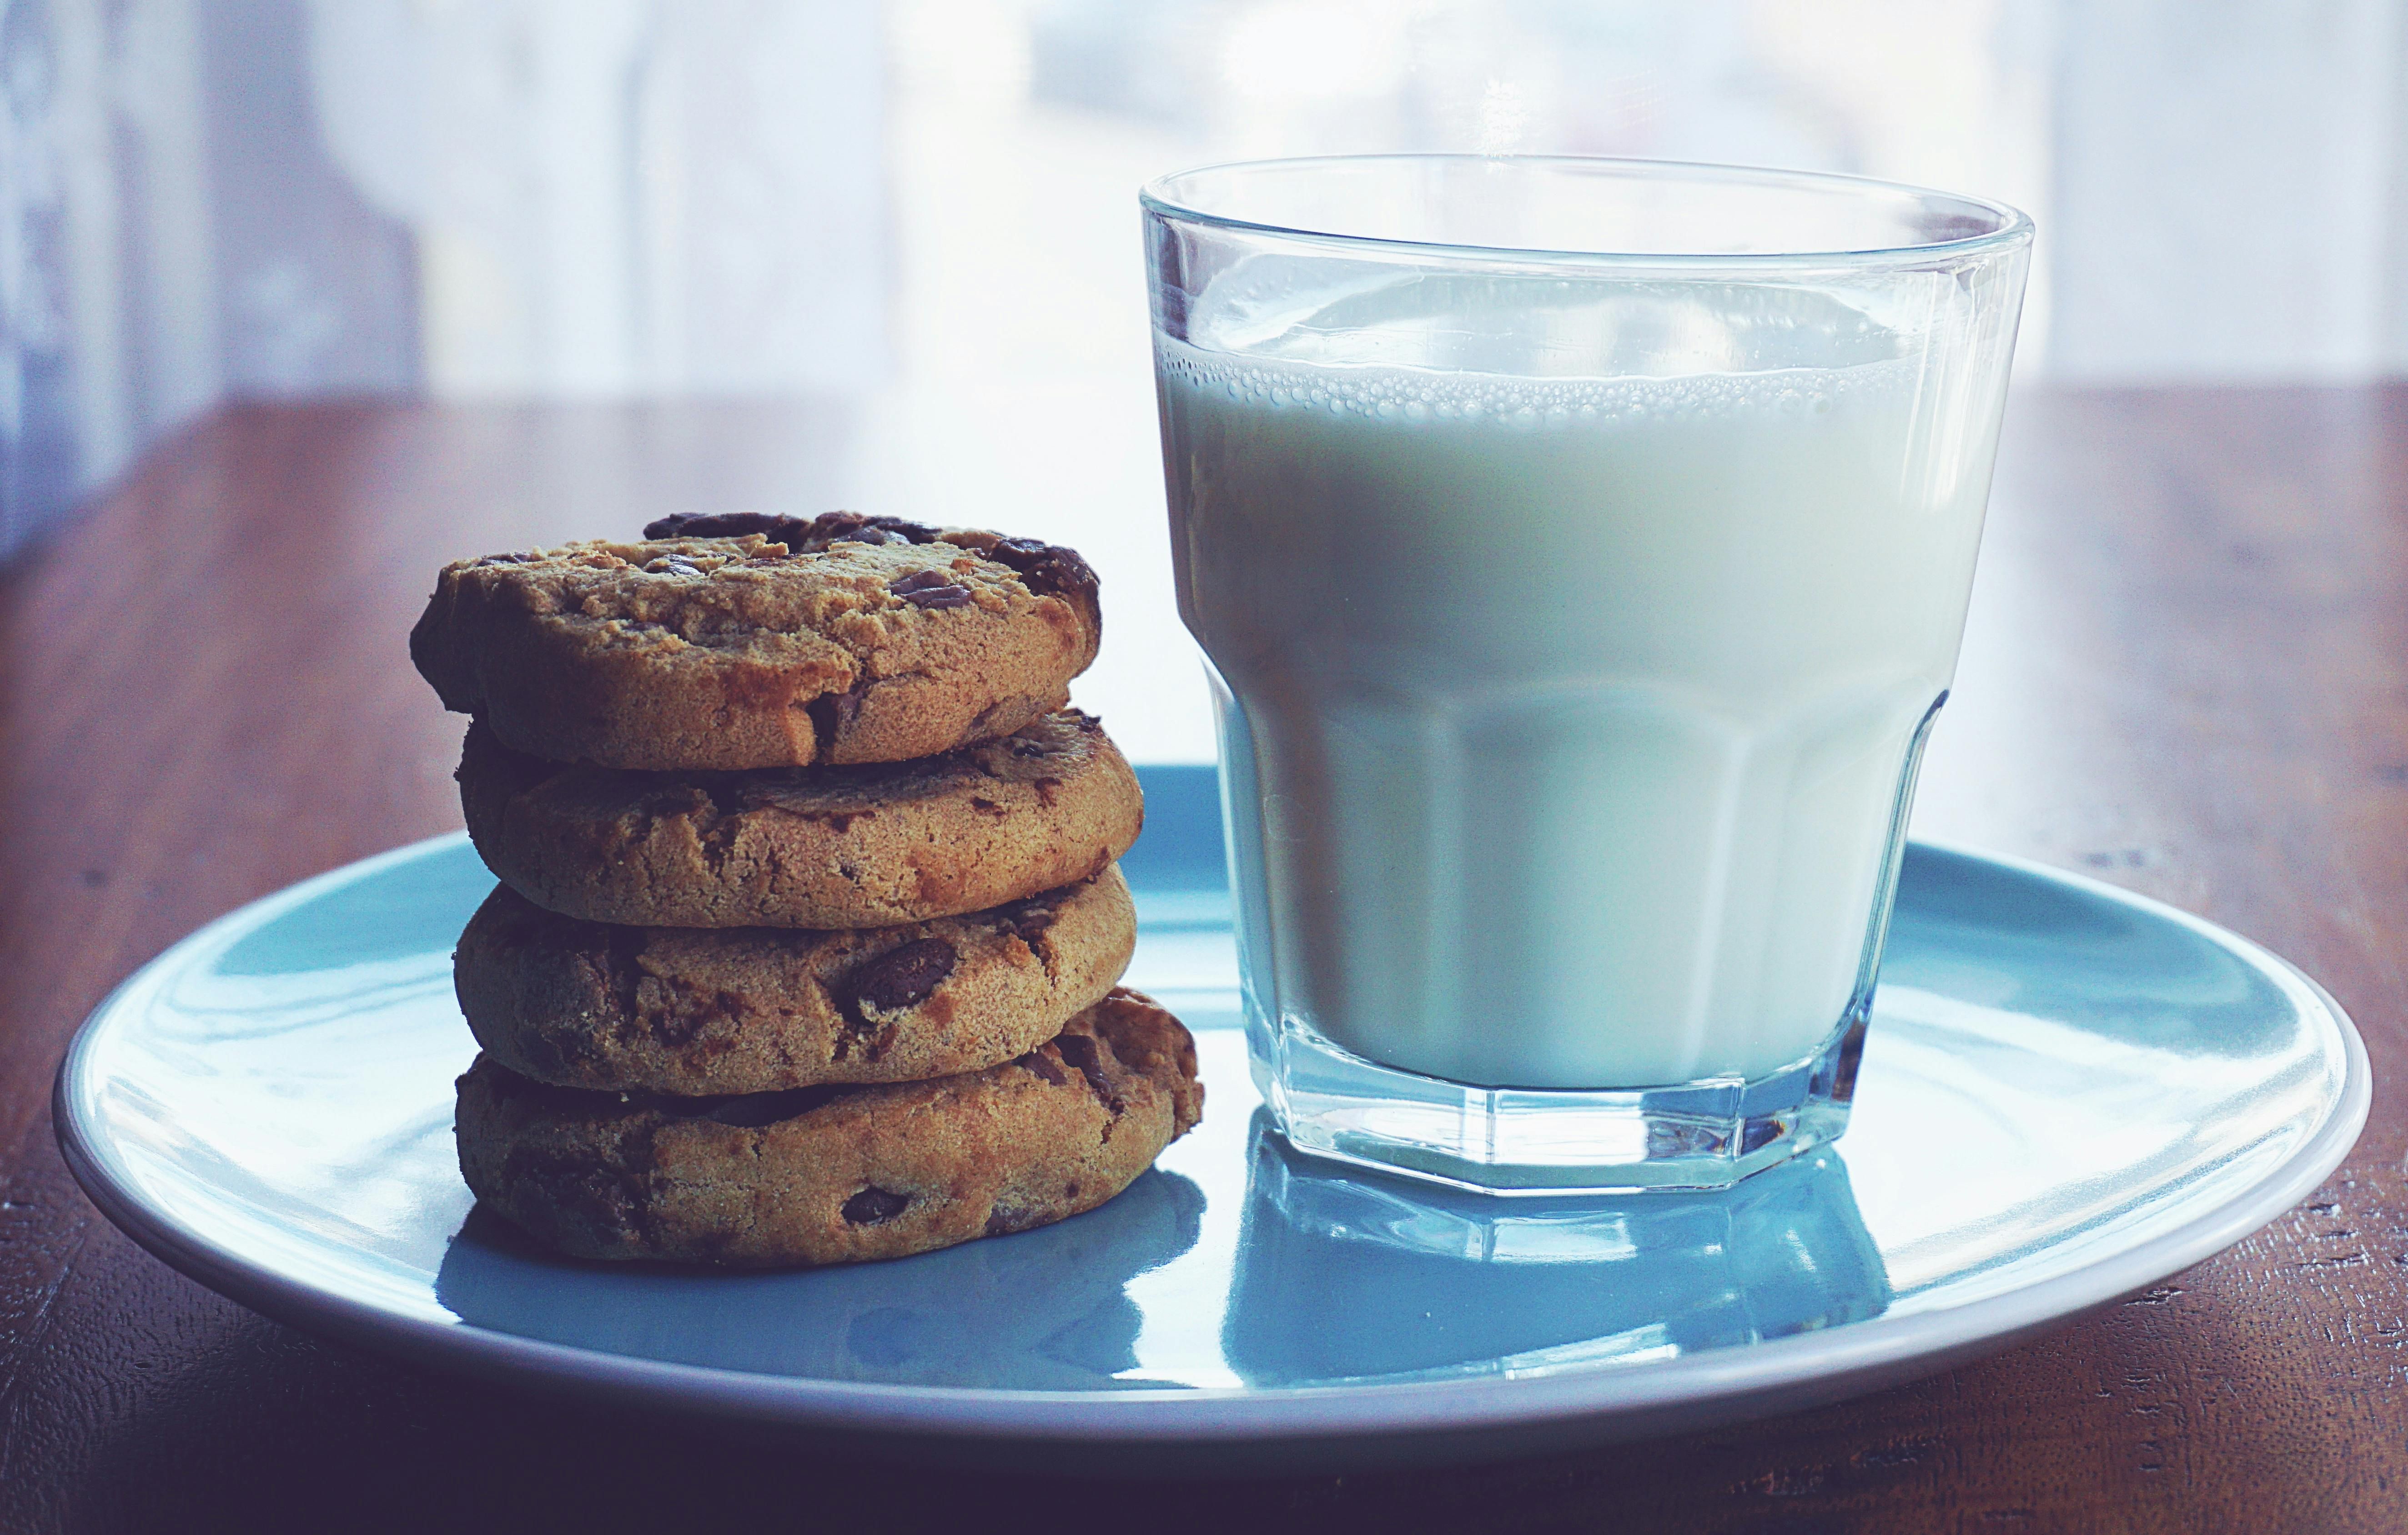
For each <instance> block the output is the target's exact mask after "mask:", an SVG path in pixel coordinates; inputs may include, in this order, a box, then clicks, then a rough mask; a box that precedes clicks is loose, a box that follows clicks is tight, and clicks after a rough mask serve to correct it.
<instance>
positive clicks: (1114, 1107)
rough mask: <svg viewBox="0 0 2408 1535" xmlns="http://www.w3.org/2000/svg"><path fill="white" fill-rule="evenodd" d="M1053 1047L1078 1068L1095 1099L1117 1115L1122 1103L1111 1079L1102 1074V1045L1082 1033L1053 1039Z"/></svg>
mask: <svg viewBox="0 0 2408 1535" xmlns="http://www.w3.org/2000/svg"><path fill="white" fill-rule="evenodd" d="M1054 1049H1056V1050H1058V1051H1060V1052H1061V1053H1062V1058H1063V1059H1064V1060H1066V1061H1068V1062H1069V1063H1070V1064H1071V1065H1072V1066H1075V1067H1077V1068H1078V1069H1079V1075H1081V1076H1082V1077H1084V1078H1086V1079H1087V1086H1088V1087H1089V1088H1090V1089H1091V1090H1092V1091H1093V1092H1094V1093H1095V1095H1096V1101H1097V1102H1098V1103H1101V1104H1102V1105H1103V1106H1104V1107H1105V1108H1106V1109H1108V1110H1110V1111H1111V1112H1112V1114H1113V1115H1114V1116H1115V1117H1117V1116H1118V1115H1119V1113H1120V1112H1121V1108H1122V1104H1121V1100H1120V1097H1119V1096H1118V1095H1117V1094H1115V1093H1114V1092H1113V1091H1112V1083H1111V1078H1110V1077H1107V1076H1105V1075H1104V1053H1103V1047H1102V1046H1100V1045H1098V1044H1097V1043H1096V1041H1095V1040H1092V1039H1090V1038H1088V1037H1087V1036H1086V1035H1084V1034H1064V1035H1061V1036H1059V1037H1058V1038H1056V1039H1055V1040H1054Z"/></svg>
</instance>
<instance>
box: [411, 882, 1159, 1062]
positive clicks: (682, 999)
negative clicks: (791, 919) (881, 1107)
mask: <svg viewBox="0 0 2408 1535" xmlns="http://www.w3.org/2000/svg"><path fill="white" fill-rule="evenodd" d="M1136 945H1137V909H1136V907H1135V905H1134V904H1133V903H1132V902H1131V900H1130V898H1129V890H1128V884H1127V882H1125V881H1124V880H1123V879H1122V878H1121V873H1120V870H1119V868H1117V867H1113V868H1106V869H1105V870H1104V871H1103V872H1102V873H1100V874H1098V875H1097V876H1096V877H1095V878H1093V879H1091V880H1085V881H1082V882H1079V883H1077V884H1074V885H1068V886H1065V887H1063V888H1061V889H1059V890H1051V891H1047V892H1045V893H1044V894H1042V895H1039V896H1033V897H1029V898H1028V899H1026V900H1022V901H1014V902H1012V903H1011V904H1010V905H1007V906H1001V907H996V908H993V909H990V910H988V911H976V912H971V913H969V914H968V915H965V916H958V917H939V918H937V919H935V920H933V921H929V922H924V923H912V924H909V925H903V926H897V927H866V928H856V929H853V930H851V931H839V932H811V931H805V930H800V929H795V928H777V927H732V928H715V929H714V928H691V927H623V926H614V925H607V924H603V923H594V922H581V921H579V920H577V919H576V918H574V917H564V916H561V915H559V914H557V913H555V912H552V911H545V910H544V909H542V908H541V907H539V906H537V905H536V904H534V903H533V902H532V901H529V900H527V899H526V898H525V897H523V896H520V895H518V894H517V893H516V892H514V891H512V890H511V889H510V888H509V886H508V885H504V886H502V887H500V888H499V889H497V890H495V892H494V894H493V895H492V896H491V897H488V898H487V899H486V901H485V903H484V905H482V906H481V907H480V908H478V910H477V914H476V915H475V916H474V917H473V918H471V919H470V920H469V923H468V928H467V931H466V932H465V933H463V934H461V935H460V947H459V950H458V952H457V953H456V954H453V955H452V982H453V985H454V988H455V990H456V991H457V993H458V995H459V998H460V1011H462V1012H463V1013H464V1014H465V1015H466V1017H467V1020H468V1026H469V1028H470V1030H471V1031H473V1032H474V1033H475V1034H476V1036H477V1042H478V1043H479V1044H480V1045H482V1046H483V1047H484V1050H485V1054H486V1055H487V1056H488V1057H489V1058H491V1059H493V1060H494V1061H495V1062H497V1063H499V1064H500V1065H502V1066H505V1067H508V1068H509V1069H511V1070H512V1071H515V1072H517V1073H518V1074H519V1075H520V1076H523V1077H526V1078H528V1079H530V1080H532V1081H536V1082H542V1083H552V1084H553V1085H555V1086H562V1087H583V1088H592V1089H600V1090H606V1091H614V1092H615V1091H621V1090H649V1091H653V1092H661V1093H672V1094H682V1095H688V1096H694V1095H709V1094H730V1093H764V1092H778V1091H782V1090H785V1089H788V1088H796V1087H809V1086H816V1085H818V1084H821V1083H871V1082H915V1081H919V1080H922V1079H925V1078H929V1077H943V1076H953V1075H956V1074H958V1073H960V1072H964V1071H978V1070H982V1069H985V1068H987V1067H990V1066H994V1065H996V1063H998V1062H1001V1061H1006V1060H1009V1059H1011V1057H1013V1056H1015V1055H1019V1054H1025V1053H1026V1052H1028V1051H1030V1050H1033V1049H1035V1048H1037V1047H1038V1046H1039V1044H1042V1043H1043V1042H1044V1041H1045V1040H1050V1039H1052V1038H1054V1035H1056V1034H1058V1033H1060V1032H1061V1030H1062V1027H1063V1025H1064V1024H1065V1023H1066V1022H1067V1021H1068V1019H1069V1018H1071V1017H1072V1016H1073V1015H1074V1014H1076V1013H1079V1012H1081V1011H1084V1010H1085V1009H1087V1008H1088V1007H1090V1006H1092V1005H1093V1004H1094V1003H1096V1002H1097V1000H1099V999H1101V998H1102V997H1103V996H1104V994H1105V993H1106V992H1108V991H1110V990H1111V987H1112V984H1113V983H1115V982H1117V981H1118V980H1119V979H1120V978H1121V972H1122V971H1123V970H1125V969H1126V968H1128V962H1129V955H1130V954H1131V953H1132V952H1133V951H1134V949H1135V948H1136Z"/></svg>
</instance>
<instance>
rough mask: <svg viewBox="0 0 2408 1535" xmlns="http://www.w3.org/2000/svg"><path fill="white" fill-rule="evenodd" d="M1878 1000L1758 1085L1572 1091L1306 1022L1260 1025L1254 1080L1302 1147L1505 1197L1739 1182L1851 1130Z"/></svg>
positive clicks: (1730, 1082) (1250, 1039)
mask: <svg viewBox="0 0 2408 1535" xmlns="http://www.w3.org/2000/svg"><path fill="white" fill-rule="evenodd" d="M1870 1012H1871V997H1870V996H1866V997H1860V998H1859V999H1858V1000H1857V1001H1856V1003H1854V1004H1853V1005H1851V1006H1850V1007H1849V1009H1848V1012H1847V1015H1846V1016H1845V1017H1844V1018H1842V1020H1841V1022H1840V1026H1838V1027H1837V1028H1835V1029H1833V1030H1832V1031H1831V1033H1830V1035H1829V1037H1828V1038H1827V1039H1826V1040H1824V1041H1823V1043H1822V1044H1821V1045H1819V1046H1818V1047H1816V1049H1815V1050H1814V1052H1813V1054H1809V1055H1807V1056H1805V1057H1804V1058H1803V1059H1801V1060H1799V1061H1796V1062H1794V1063H1792V1064H1791V1065H1789V1066H1786V1067H1784V1068H1783V1069H1780V1070H1778V1071H1774V1072H1771V1073H1770V1074H1768V1075H1766V1076H1762V1077H1757V1078H1756V1079H1754V1080H1753V1081H1750V1080H1744V1079H1742V1078H1739V1077H1708V1078H1705V1079H1702V1080H1700V1081H1698V1082H1688V1083H1678V1084H1676V1085H1673V1086H1669V1087H1641V1088H1629V1089H1625V1090H1619V1091H1596V1092H1556V1091H1549V1090H1545V1089H1539V1088H1522V1087H1475V1086H1472V1085H1469V1084H1468V1083H1459V1082H1446V1081H1443V1080H1441V1079H1440V1078H1437V1077H1425V1076H1422V1075H1420V1074H1418V1073H1416V1072H1412V1071H1400V1070H1398V1069H1396V1068H1394V1067H1388V1066H1382V1065H1380V1064H1379V1063H1378V1062H1376V1061H1369V1060H1366V1059H1364V1058H1363V1057H1362V1056H1360V1055H1357V1054H1353V1053H1352V1052H1350V1051H1347V1050H1343V1049H1340V1047H1339V1046H1337V1045H1335V1044H1332V1043H1331V1042H1330V1041H1329V1040H1326V1039H1324V1038H1323V1037H1322V1036H1321V1035H1320V1034H1319V1033H1317V1032H1315V1031H1314V1030H1312V1028H1309V1027H1307V1026H1303V1025H1301V1024H1299V1023H1297V1021H1296V1020H1294V1019H1287V1020H1283V1022H1282V1023H1281V1024H1280V1025H1278V1026H1271V1025H1269V1023H1268V1022H1267V1021H1262V1020H1259V1019H1254V1020H1250V1021H1249V1025H1248V1027H1247V1031H1246V1032H1247V1044H1248V1047H1249V1051H1250V1054H1252V1056H1253V1061H1254V1084H1255V1085H1256V1086H1257V1087H1259V1088H1260V1089H1261V1090H1262V1094H1263V1099H1264V1101H1265V1102H1266V1103H1268V1104H1269V1106H1270V1112H1271V1117H1272V1120H1273V1122H1274V1123H1275V1124H1277V1125H1278V1126H1279V1129H1280V1132H1281V1133H1282V1134H1283V1135H1284V1136H1285V1137H1286V1138H1287V1140H1288V1142H1289V1143H1290V1144H1291V1145H1293V1146H1295V1147H1296V1148H1297V1150H1298V1151H1302V1152H1307V1153H1310V1154H1312V1155H1315V1156H1326V1157H1332V1158H1335V1159H1336V1160H1338V1161H1340V1162H1352V1163H1355V1164H1356V1165H1358V1166H1361V1167H1368V1168H1376V1169H1380V1170H1382V1171H1383V1172H1393V1173H1402V1174H1404V1175H1406V1176H1408V1177H1412V1178H1422V1179H1427V1180H1429V1181H1431V1182H1434V1183H1440V1184H1450V1185H1453V1186H1454V1187H1456V1188H1468V1189H1474V1190H1479V1191H1483V1192H1486V1193H1492V1194H1575V1193H1576V1194H1633V1193H1639V1192H1642V1191H1645V1190H1648V1189H1713V1188H1727V1187H1729V1186H1730V1185H1731V1184H1736V1183H1738V1182H1740V1181H1741V1180H1742V1179H1743V1178H1746V1177H1748V1176H1750V1175H1751V1174H1754V1173H1757V1172H1761V1171H1763V1170H1764V1169H1766V1168H1770V1167H1774V1166H1777V1165H1779V1164H1780V1163H1783V1162H1786V1161H1788V1160H1789V1159H1790V1158H1791V1157H1793V1156H1797V1155H1799V1154H1801V1153H1803V1152H1807V1151H1810V1150H1812V1149H1813V1148H1814V1147H1816V1146H1820V1145H1825V1144H1828V1142H1829V1141H1831V1140H1834V1139H1836V1138H1837V1137H1838V1136H1839V1134H1840V1132H1841V1131H1842V1130H1844V1129H1845V1128H1847V1124H1848V1108H1849V1101H1850V1099H1851V1097H1853V1096H1854V1094H1855V1091H1856V1061H1857V1059H1858V1057H1859V1056H1861V1055H1862V1054H1863V1053H1864V1047H1865V1020H1866V1017H1867V1016H1868V1014H1869V1013H1870Z"/></svg>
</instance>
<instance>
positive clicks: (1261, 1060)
mask: <svg viewBox="0 0 2408 1535" xmlns="http://www.w3.org/2000/svg"><path fill="white" fill-rule="evenodd" d="M1142 201H1143V207H1144V223H1145V235H1146V242H1147V255H1148V259H1149V264H1150V269H1151V276H1152V293H1153V308H1154V349H1155V352H1154V355H1155V361H1156V376H1157V384H1158V388H1159V395H1160V403H1161V416H1162V438H1163V457H1164V467H1165V472H1166V475H1167V478H1168V484H1169V499H1170V523H1171V534H1172V549H1173V552H1174V557H1175V560H1176V563H1177V567H1178V586H1179V602H1180V612H1181V615H1182V617H1183V619H1184V620H1185V621H1186V624H1187V626H1188V628H1189V629H1190V631H1192V632H1193V633H1194V635H1195V637H1196V638H1197V641H1198V642H1199V643H1200V644H1201V645H1202V647H1203V649H1204V652H1205V654H1206V656H1207V657H1208V658H1209V661H1210V664H1211V671H1212V681H1213V692H1214V696H1215V698H1216V700H1217V702H1218V707H1219V723H1220V739H1221V762H1222V783H1223V792H1224V809H1225V812H1226V825H1227V829H1228V840H1229V855H1230V866H1231V877H1232V885H1233V889H1234V892H1235V896H1236V902H1237V911H1238V918H1239V920H1238V927H1239V942H1240V965H1241V970H1242V975H1243V984H1244V1002H1245V1008H1246V1013H1247V1020H1248V1027H1249V1035H1250V1045H1251V1051H1252V1055H1253V1060H1254V1070H1255V1074H1256V1079H1257V1081H1258V1083H1260V1085H1261V1086H1262V1089H1263V1092H1264V1095H1265V1097H1266V1098H1267V1099H1268V1101H1269V1106H1270V1111H1271V1112H1272V1114H1273V1116H1274V1118H1275V1120H1276V1122H1277V1124H1278V1126H1279V1127H1280V1129H1281V1130H1282V1131H1283V1133H1284V1134H1285V1135H1286V1136H1287V1138H1288V1139H1289V1140H1290V1141H1291V1142H1292V1143H1293V1144H1295V1145H1296V1146H1297V1147H1298V1148H1299V1149H1301V1150H1304V1151H1307V1152H1311V1153H1315V1154H1319V1155H1325V1156H1332V1157H1338V1158H1341V1159H1345V1160H1351V1161H1355V1162H1360V1163H1368V1164H1372V1165H1375V1166H1378V1167H1382V1168H1384V1169H1391V1170H1398V1171H1404V1172H1408V1173H1414V1174H1420V1175H1423V1176H1426V1177H1430V1178H1435V1179H1440V1180H1443V1181H1446V1182H1450V1183H1455V1184H1465V1185H1469V1186H1472V1187H1478V1188H1487V1189H1496V1190H1532V1191H1536V1190H1547V1191H1561V1190H1566V1189H1598V1190H1604V1189H1613V1190H1624V1189H1639V1188H1710V1187H1716V1186H1720V1185H1724V1184H1730V1183H1734V1182H1736V1181H1738V1180H1739V1179H1741V1178H1743V1177H1745V1176H1747V1175H1748V1174H1749V1173H1751V1172H1754V1171H1756V1170H1758V1169H1762V1168H1764V1167H1767V1166H1770V1165H1771V1164H1773V1163H1775V1162H1779V1161H1783V1160H1785V1159H1787V1158H1789V1157H1792V1156H1795V1155H1799V1153H1800V1152H1803V1151H1805V1150H1807V1149H1809V1148H1811V1147H1813V1146H1815V1145H1817V1144H1820V1143H1822V1142H1824V1141H1827V1140H1830V1139H1831V1138H1832V1137H1833V1136H1836V1135H1837V1134H1839V1133H1840V1131H1841V1129H1842V1127H1843V1126H1844V1125H1845V1123H1846V1118H1847V1112H1848V1107H1849V1099H1850V1096H1851V1092H1852V1089H1853V1085H1854V1079H1855V1074H1856V1059H1857V1056H1858V1054H1859V1052H1860V1050H1861V1048H1862V1044H1863V1039H1864V1030H1865V1024H1866V1019H1867V1016H1868V1013H1869V1011H1870V1008H1871V998H1872V991H1873V979H1874V974H1875V971H1876V969H1877V968H1878V966H1879V962H1880V958H1881V948H1882V937H1883V931H1884V928H1885V925H1886V923H1887V920H1888V913H1889V907H1890V897H1891V892H1892V888H1893V884H1894V882H1895V879H1896V876H1897V871H1898V866H1899V851H1900V848H1901V845H1902V841H1903V836H1904V828H1905V825H1906V817H1907V809H1908V803H1909V800H1910V798H1911V796H1912V794H1913V791H1914V776H1915V767H1916V762H1917V760H1918V758H1919V757H1920V755H1921V753H1922V750H1923V744H1924V741H1925V739H1926V738H1927V736H1928V733H1929V731H1930V729H1931V726H1932V722H1933V719H1934V717H1935V716H1936V715H1937V714H1938V712H1939V710H1940V706H1941V705H1942V703H1943V702H1944V701H1946V699H1947V696H1948V686H1949V681H1950V678H1951V675H1952V673H1953V671H1954V669H1955V667H1956V661H1957V641H1958V638H1959V635H1960V633H1961V631H1962V628H1963V624H1964V617H1965V604H1966V596H1967V591H1968V588H1969V586H1970V584H1971V580H1972V575H1973V556H1974V552H1975V548H1976V545H1977V544H1978V542H1979V539H1980V535H1981V525H1982V514H1983V508H1984V503H1985V498H1986V496H1987V494H1988V488H1989V481H1990V467H1991V461H1992V457H1993V453H1994V450H1995V447H1996V444H1997V440H1998V430H1999V419H2000V410H2001V408H2002V405H2003V402H2004V395H2005V386H2006V379H2007V370H2008V363H2009V359H2010V356H2011V353H2012V351H2013V349H2014V332H2015V321H2016V315H2017V311H2018V308H2019V306H2020V302H2021V297H2022V293H2023V285H2024V273H2025V266H2026V258H2027V256H2028V251H2029V247H2030V241H2031V233H2032V229H2031V222H2030V221H2029V220H2028V219H2027V218H2025V217H2024V216H2023V215H2022V214H2020V213H2018V212H2016V211H2015V210H2014V209H2013V208H2006V207H2002V206H2000V205H1999V204H1996V203H1991V202H1985V201H1982V200H1980V199H1977V198H1971V197H1962V196H1953V195H1949V194H1942V193H1935V192H1928V191H1922V190H1918V189H1914V188H1909V187H1900V186H1892V185H1887V184H1884V183H1879V182H1872V181H1865V180H1859V179H1851V178H1844V177H1835V176H1813V175H1801V174H1793V173H1787V172H1773V171H1758V170H1742V169H1734V168H1727V167H1720V166H1707V165H1670V164H1659V163H1645V162H1635V161H1615V160H1597V159H1567V158H1522V157H1493V156H1445V155H1392V156H1370V157H1354V158H1341V159H1321V160H1295V161H1281V162H1265V163H1258V164H1253V165H1223V166H1215V167H1211V168H1209V169H1203V170H1197V171H1191V172H1188V173H1185V174H1183V175H1178V176H1171V177H1168V178H1165V179H1162V180H1159V181H1156V182H1154V184H1153V185H1152V186H1150V187H1149V188H1147V189H1146V191H1145V193H1144V194H1143V198H1142Z"/></svg>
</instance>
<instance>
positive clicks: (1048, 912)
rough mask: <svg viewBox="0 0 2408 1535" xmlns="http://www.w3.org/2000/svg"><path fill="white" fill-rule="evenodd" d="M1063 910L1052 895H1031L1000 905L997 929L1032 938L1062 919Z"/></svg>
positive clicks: (996, 922)
mask: <svg viewBox="0 0 2408 1535" xmlns="http://www.w3.org/2000/svg"><path fill="white" fill-rule="evenodd" d="M1061 915H1062V913H1061V911H1059V910H1058V909H1056V908H1055V906H1054V897H1050V896H1031V897H1028V898H1027V899H1026V900H1025V901H1015V902H1014V903H1012V904H1011V905H1010V906H1005V907H998V908H997V909H996V913H995V925H996V930H997V931H999V932H1006V933H1011V934H1013V935H1015V936H1016V937H1019V938H1023V939H1032V938H1035V937H1037V936H1038V935H1039V934H1040V933H1042V932H1044V931H1045V930H1046V929H1047V928H1049V927H1051V926H1053V925H1054V923H1055V922H1057V921H1059V920H1060V919H1061Z"/></svg>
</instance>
